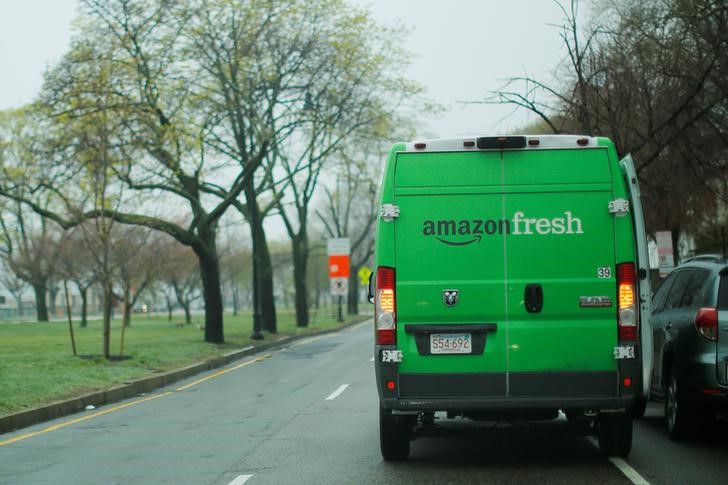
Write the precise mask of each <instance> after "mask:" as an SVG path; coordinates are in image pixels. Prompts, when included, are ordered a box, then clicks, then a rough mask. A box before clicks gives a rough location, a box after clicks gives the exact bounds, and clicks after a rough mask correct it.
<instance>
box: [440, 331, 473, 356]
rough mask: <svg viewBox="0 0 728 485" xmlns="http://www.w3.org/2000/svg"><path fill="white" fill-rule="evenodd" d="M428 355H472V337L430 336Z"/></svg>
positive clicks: (459, 334)
mask: <svg viewBox="0 0 728 485" xmlns="http://www.w3.org/2000/svg"><path fill="white" fill-rule="evenodd" d="M430 353H431V354H471V353H473V342H472V337H471V335H470V334H469V333H433V334H430Z"/></svg>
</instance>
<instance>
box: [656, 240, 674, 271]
mask: <svg viewBox="0 0 728 485" xmlns="http://www.w3.org/2000/svg"><path fill="white" fill-rule="evenodd" d="M655 239H657V254H658V256H659V261H660V278H664V277H665V276H667V274H668V273H669V272H670V271H672V269H673V268H674V267H675V258H674V257H673V256H674V253H673V247H672V233H671V232H670V231H657V232H655Z"/></svg>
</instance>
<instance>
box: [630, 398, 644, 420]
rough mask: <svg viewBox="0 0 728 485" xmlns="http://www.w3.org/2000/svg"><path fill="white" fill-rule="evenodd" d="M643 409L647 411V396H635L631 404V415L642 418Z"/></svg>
mask: <svg viewBox="0 0 728 485" xmlns="http://www.w3.org/2000/svg"><path fill="white" fill-rule="evenodd" d="M645 411H647V398H646V397H645V396H637V397H636V398H635V399H634V404H633V405H632V417H633V418H635V419H642V418H644V417H645Z"/></svg>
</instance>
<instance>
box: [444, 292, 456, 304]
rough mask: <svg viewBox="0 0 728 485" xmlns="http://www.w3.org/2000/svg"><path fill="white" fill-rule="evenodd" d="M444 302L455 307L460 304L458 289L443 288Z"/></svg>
mask: <svg viewBox="0 0 728 485" xmlns="http://www.w3.org/2000/svg"><path fill="white" fill-rule="evenodd" d="M442 302H443V303H444V304H445V306H449V307H453V306H455V305H457V304H458V290H442Z"/></svg>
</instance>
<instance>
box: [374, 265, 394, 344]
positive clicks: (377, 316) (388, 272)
mask: <svg viewBox="0 0 728 485" xmlns="http://www.w3.org/2000/svg"><path fill="white" fill-rule="evenodd" d="M374 326H375V328H376V343H377V345H395V344H396V343H397V314H396V298H395V287H394V268H387V267H380V268H377V287H376V290H375V293H374Z"/></svg>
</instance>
